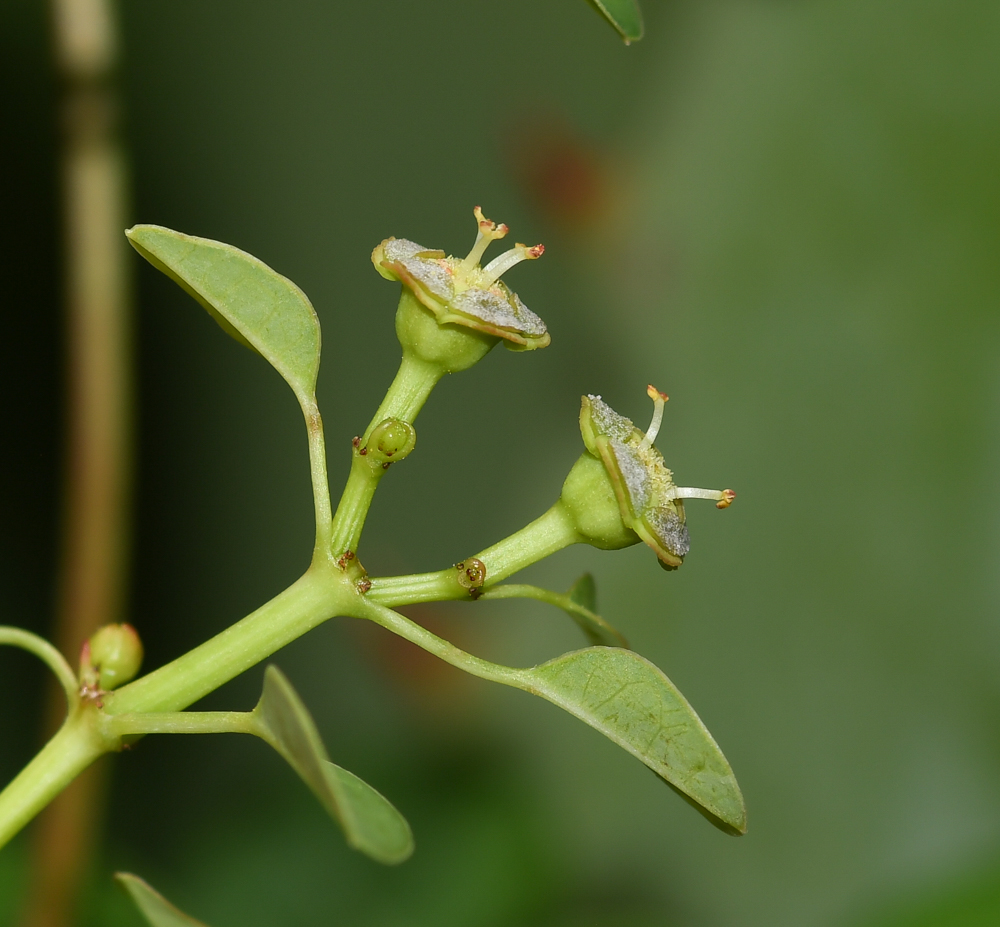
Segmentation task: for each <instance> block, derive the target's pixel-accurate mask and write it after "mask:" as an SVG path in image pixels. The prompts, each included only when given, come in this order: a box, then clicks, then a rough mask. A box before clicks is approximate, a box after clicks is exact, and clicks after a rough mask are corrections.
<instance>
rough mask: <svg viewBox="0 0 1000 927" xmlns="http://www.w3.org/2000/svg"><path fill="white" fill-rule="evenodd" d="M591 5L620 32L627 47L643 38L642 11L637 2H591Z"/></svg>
mask: <svg viewBox="0 0 1000 927" xmlns="http://www.w3.org/2000/svg"><path fill="white" fill-rule="evenodd" d="M590 4H591V6H593V7H594V8H595V9H597V11H598V12H599V13H601V15H603V16H604V18H605V19H606V20H607V21H608V22H609V23H611V25H612V26H614V27H615V29H617V30H618V32H619V33H620V34H621V37H622V38H623V39H624V40H625V44H626V45H627V44H628V43H629V42H637V41H638V40H639V39H641V38H642V33H643V26H642V11H641V10H640V9H639V4H638V2H637V0H590Z"/></svg>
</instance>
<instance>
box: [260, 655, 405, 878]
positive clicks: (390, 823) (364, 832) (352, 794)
mask: <svg viewBox="0 0 1000 927" xmlns="http://www.w3.org/2000/svg"><path fill="white" fill-rule="evenodd" d="M253 713H254V717H255V719H256V724H255V726H256V727H257V731H256V733H257V734H258V736H260V737H262V738H263V739H264V740H266V741H267V742H268V743H269V744H270V745H271V746H272V747H274V749H275V750H277V751H278V753H280V754H281V755H282V756H283V757H284V758H285V760H286V761H287V762H288V764H289V765H290V766H291V767H292V769H294V770H295V771H296V772H297V773H298V774H299V776H300V778H301V779H302V780H303V782H305V783H306V785H308V786H309V788H310V789H312V791H313V794H314V795H315V796H316V797H317V798H318V799H319V801H320V803H321V804H322V805H323V807H324V808H325V809H326V810H327V812H328V813H329V814H330V816H331V817H332V818H333V819H334V820H335V821H337V822H338V823H339V824H340V826H341V828H342V829H343V831H344V835H345V837H346V838H347V842H348V844H349V845H350V846H352V847H354V849H356V850H360V851H361V852H362V853H365V854H367V855H368V856H370V857H371V858H372V859H375V860H378V861H379V862H380V863H388V864H395V863H401V862H403V860H405V859H406V858H407V857H409V855H410V854H411V853H412V852H413V834H412V833H411V831H410V825H409V824H407V823H406V819H405V818H404V817H403V816H402V815H401V814H400V813H399V812H398V811H397V810H396V809H395V808H394V807H393V805H392V804H390V803H389V801H387V800H386V799H385V798H383V797H382V795H380V794H379V793H378V792H376V791H375V789H373V788H372V787H371V786H370V785H368V784H367V783H365V782H363V781H362V780H361V779H359V778H358V777H357V776H355V775H354V774H353V773H349V772H348V771H347V770H346V769H341V768H340V767H339V766H336V765H335V764H333V763H331V762H330V760H329V758H328V757H327V755H326V749H325V748H324V746H323V741H322V740H321V739H320V736H319V732H318V731H317V730H316V725H315V723H314V722H313V719H312V717H311V715H310V714H309V711H308V710H307V709H306V706H305V705H304V704H303V703H302V700H301V699H300V698H299V696H298V694H297V693H296V691H295V690H294V689H293V688H292V684H291V683H290V682H289V681H288V680H287V679H286V678H285V676H284V674H283V673H282V672H281V671H280V670H279V669H278V668H277V667H275V666H269V667H268V668H267V670H266V672H265V673H264V690H263V692H262V693H261V696H260V701H259V702H258V703H257V707H256V708H255V709H254V711H253Z"/></svg>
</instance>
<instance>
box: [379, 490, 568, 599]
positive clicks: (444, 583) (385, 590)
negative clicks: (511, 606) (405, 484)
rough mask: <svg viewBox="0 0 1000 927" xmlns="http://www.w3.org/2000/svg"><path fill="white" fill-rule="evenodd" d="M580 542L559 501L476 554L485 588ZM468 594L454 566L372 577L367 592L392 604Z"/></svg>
mask: <svg viewBox="0 0 1000 927" xmlns="http://www.w3.org/2000/svg"><path fill="white" fill-rule="evenodd" d="M580 541H581V538H580V536H579V534H578V533H577V530H576V528H575V527H574V526H573V523H572V520H571V519H570V517H569V516H568V515H567V513H566V510H565V508H564V507H563V504H562V502H556V504H555V505H553V506H552V508H550V509H549V510H548V511H547V512H546V513H545V514H544V515H542V516H541V517H539V518H536V519H535V520H534V521H533V522H531V524H529V525H526V526H525V527H524V528H522V529H521V530H520V531H517V532H515V533H514V534H512V535H510V536H509V537H507V538H504V539H503V540H502V541H498V542H497V543H496V544H494V545H493V546H492V547H488V548H486V550H484V551H482V552H481V553H478V554H476V558H477V559H479V560H482V561H483V563H484V564H485V565H486V581H485V583H484V584H483V591H484V592H485V591H486V590H487V589H489V588H490V587H491V586H493V585H495V584H496V583H499V582H501V581H502V580H504V579H506V578H507V577H508V576H510V575H511V574H513V573H516V572H518V571H519V570H523V569H524V568H525V567H527V566H531V564H533V563H537V562H538V561H539V560H543V559H545V558H546V557H548V556H549V555H551V554H554V553H555V552H556V551H557V550H562V549H563V548H564V547H569V546H570V545H571V544H576V543H578V542H580ZM553 595H555V593H553ZM468 597H469V590H468V589H467V588H465V587H463V586H461V585H459V583H458V577H457V573H456V571H455V570H454V569H445V570H438V571H437V572H434V573H419V574H416V575H411V576H383V577H380V578H378V579H373V580H372V587H371V591H370V592H369V593H368V595H367V599H368V600H369V601H371V602H377V603H379V604H380V605H387V606H389V607H393V606H396V605H413V604H415V603H417V602H440V601H443V600H445V599H465V598H468Z"/></svg>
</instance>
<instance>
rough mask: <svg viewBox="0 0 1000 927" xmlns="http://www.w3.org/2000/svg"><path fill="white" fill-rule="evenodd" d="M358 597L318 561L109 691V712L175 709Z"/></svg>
mask: <svg viewBox="0 0 1000 927" xmlns="http://www.w3.org/2000/svg"><path fill="white" fill-rule="evenodd" d="M352 598H357V593H356V592H355V591H354V588H353V587H352V586H350V585H347V584H346V583H345V582H344V578H343V574H342V573H341V572H340V571H339V570H336V568H334V567H331V566H330V565H329V564H327V563H324V562H322V561H314V563H313V566H312V567H310V569H309V570H308V571H307V572H306V573H305V574H304V575H303V576H302V577H301V578H300V579H298V580H297V581H296V582H295V583H293V584H292V585H291V586H289V587H288V588H287V589H286V590H285V591H284V592H282V593H280V594H279V595H277V596H275V597H274V598H273V599H271V601H270V602H268V603H266V604H265V605H262V606H261V607H260V608H258V609H257V610H256V611H255V612H252V613H251V614H250V615H248V616H247V617H246V618H244V619H243V620H242V621H238V622H237V623H236V624H234V625H232V626H231V627H229V628H226V630H225V631H223V632H221V633H220V634H217V635H216V636H215V637H213V638H212V639H211V640H208V641H206V642H205V643H204V644H201V645H200V646H199V647H195V649H194V650H191V651H188V653H186V654H184V655H183V656H181V657H178V658H177V659H176V660H174V661H173V662H172V663H168V664H166V666H162V667H160V668H159V669H157V670H154V671H153V672H152V673H149V674H148V675H146V676H143V677H142V678H141V679H137V680H135V682H131V683H129V684H128V685H126V686H122V688H121V689H118V690H117V691H115V692H113V693H111V694H110V695H109V696H108V697H107V698H106V700H105V711H107V712H108V713H109V714H126V713H131V712H149V711H179V710H180V709H182V708H186V707H187V706H188V705H190V704H191V703H192V702H195V701H197V700H198V699H200V698H201V697H202V696H205V695H207V694H208V693H209V692H213V691H214V690H215V689H217V688H219V686H221V685H222V684H223V683H226V682H228V681H229V680H230V679H233V678H234V677H235V676H238V675H239V674H240V673H242V672H244V671H245V670H248V669H250V667H252V666H255V665H256V664H257V663H259V662H260V661H261V660H263V659H265V658H266V657H268V656H270V655H271V654H272V653H274V652H275V651H276V650H279V649H280V648H282V647H284V646H285V645H286V644H289V643H291V642H292V641H293V640H295V639H296V638H297V637H300V636H301V635H303V634H305V632H306V631H309V630H311V629H312V628H314V627H316V626H317V625H319V624H322V623H323V622H324V621H326V620H327V619H328V618H332V617H333V616H334V615H335V614H338V613H343V606H344V605H345V604H348V602H349V600H350V599H352Z"/></svg>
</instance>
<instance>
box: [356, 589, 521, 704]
mask: <svg viewBox="0 0 1000 927" xmlns="http://www.w3.org/2000/svg"><path fill="white" fill-rule="evenodd" d="M353 616H354V617H356V618H367V619H369V620H370V621H374V622H375V623H376V624H380V625H381V626H382V627H383V628H386V629H387V630H389V631H392V632H393V633H394V634H398V635H399V636H400V637H402V638H405V639H406V640H408V641H410V642H411V643H413V644H416V645H417V646H418V647H421V648H422V649H424V650H426V651H427V652H428V653H432V654H434V656H436V657H438V658H439V659H441V660H444V661H445V663H450V664H451V665H452V666H457V667H458V668H459V669H461V670H464V671H465V672H466V673H470V674H471V675H473V676H478V677H479V678H480V679H487V680H489V681H490V682H498V683H500V684H501V685H505V686H513V687H514V688H516V689H528V690H529V691H530V690H531V683H530V677H529V674H528V673H526V672H525V671H524V670H521V669H516V668H514V667H510V666H500V665H498V664H496V663H490V662H489V660H483V659H481V658H480V657H474V656H473V655H472V654H470V653H466V652H465V651H464V650H461V649H460V648H458V647H456V646H455V645H454V644H450V643H449V642H448V641H446V640H442V639H441V638H440V637H438V636H437V635H436V634H431V632H430V631H428V630H426V629H425V628H422V627H421V626H420V625H418V624H416V623H415V622H413V621H410V619H409V618H406V617H404V616H403V615H400V614H399V612H395V611H393V610H392V609H391V608H386V607H385V606H384V605H379V604H378V603H376V602H372V601H370V600H369V599H368V598H367V597H366V598H365V599H361V600H359V602H358V607H357V608H356V609H355V610H354V611H353Z"/></svg>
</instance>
